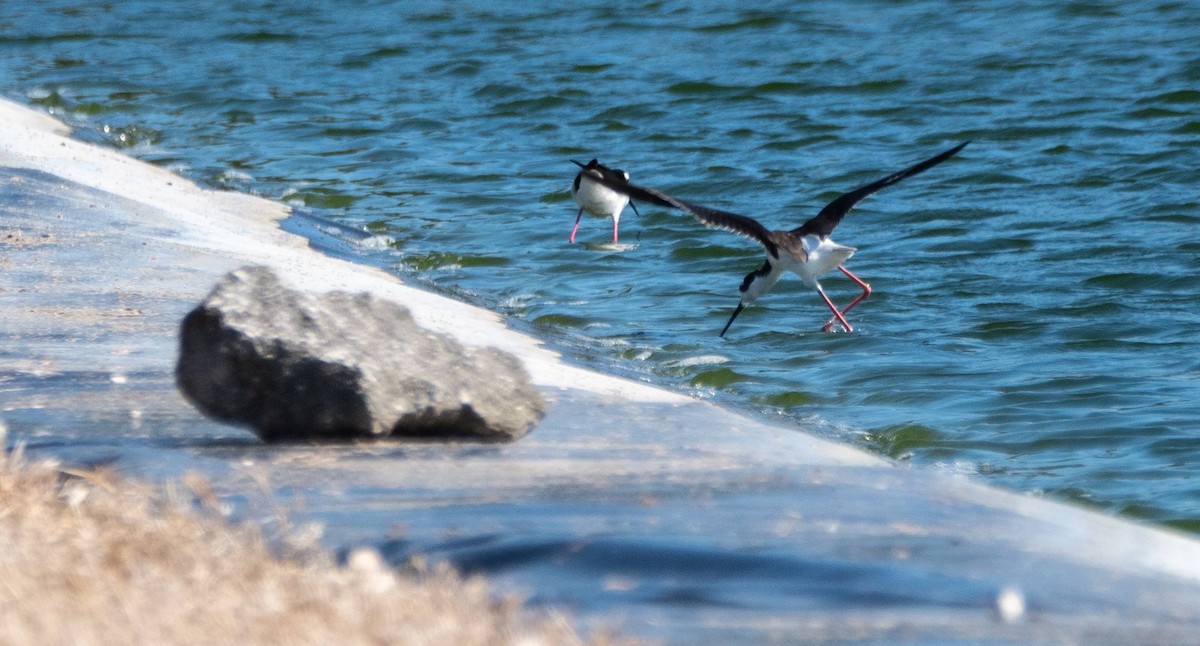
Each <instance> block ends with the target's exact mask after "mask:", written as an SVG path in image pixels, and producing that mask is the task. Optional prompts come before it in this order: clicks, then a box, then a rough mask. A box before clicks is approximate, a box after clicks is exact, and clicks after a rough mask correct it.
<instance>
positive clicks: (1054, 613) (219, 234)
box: [0, 101, 1200, 644]
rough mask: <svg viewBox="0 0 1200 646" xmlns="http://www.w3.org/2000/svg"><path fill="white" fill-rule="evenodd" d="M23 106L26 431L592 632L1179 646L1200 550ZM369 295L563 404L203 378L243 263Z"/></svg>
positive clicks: (4, 358)
mask: <svg viewBox="0 0 1200 646" xmlns="http://www.w3.org/2000/svg"><path fill="white" fill-rule="evenodd" d="M288 217H289V214H288V211H287V209H286V208H285V207H283V206H281V205H279V204H275V203H271V202H268V201H264V200H260V199H257V198H253V197H249V196H244V195H238V194H231V193H222V192H213V191H207V190H203V189H200V188H198V187H196V186H195V185H193V184H192V183H190V182H188V181H187V180H184V179H182V178H180V177H178V176H176V175H172V174H171V173H168V172H166V171H164V170H161V169H158V168H154V167H152V166H149V165H146V164H143V163H141V162H138V161H136V160H132V159H130V158H127V157H124V156H121V155H119V154H117V153H115V152H113V151H110V150H105V149H100V148H97V147H94V146H91V145H87V144H83V143H80V142H77V141H74V140H72V139H70V138H69V137H67V136H66V135H65V130H64V129H63V127H62V125H61V124H59V123H57V122H55V121H53V120H51V119H49V118H48V117H45V116H44V115H41V114H39V113H37V112H34V111H31V110H29V109H27V108H24V107H21V106H17V105H15V104H12V103H7V102H2V101H0V302H2V305H3V314H2V315H0V317H2V318H0V321H2V322H0V419H2V420H3V422H4V423H5V424H6V425H7V427H8V429H9V434H8V443H9V445H10V446H11V445H13V444H15V443H17V442H22V443H24V444H26V446H27V450H29V451H30V452H31V453H34V454H38V455H51V456H56V457H58V458H59V459H62V460H64V461H68V462H77V463H84V464H108V463H111V464H114V465H116V466H117V467H118V468H120V469H121V470H123V471H125V472H127V473H131V474H133V475H136V476H140V477H144V478H149V479H153V480H167V479H173V478H177V477H179V476H181V475H183V474H184V473H185V472H187V471H189V470H192V471H199V472H202V473H204V474H207V475H208V476H210V477H211V478H212V479H213V481H214V483H215V484H216V486H217V488H218V491H219V493H220V494H221V495H223V496H225V497H226V498H227V499H228V500H229V501H230V503H231V504H233V505H235V506H236V507H237V508H238V509H240V510H241V513H243V514H247V515H250V516H251V517H257V516H259V515H261V516H262V522H264V523H267V522H271V519H272V515H271V514H270V513H266V512H263V511H261V507H260V506H259V505H258V504H256V503H255V502H254V501H255V500H256V499H261V498H262V497H263V495H264V494H265V495H266V496H267V497H268V498H270V499H273V500H276V501H279V502H281V503H282V504H283V505H284V506H285V507H287V508H289V509H291V510H293V512H292V518H293V520H294V521H299V522H303V521H308V520H312V521H319V522H320V523H321V524H322V525H323V526H324V528H325V529H324V531H325V533H324V539H323V540H324V542H325V544H326V545H328V546H329V547H330V548H331V549H334V550H344V549H348V548H350V547H352V546H357V545H362V544H371V545H375V546H377V547H379V549H380V550H381V551H382V552H383V553H384V554H385V556H387V557H388V558H390V559H392V560H393V562H395V563H396V564H398V565H403V564H405V563H407V562H408V560H409V559H410V558H412V557H414V556H417V555H425V558H438V559H443V558H444V559H448V560H450V561H452V562H454V563H456V564H457V565H458V566H459V567H460V568H462V569H464V570H467V571H470V572H480V573H483V574H486V575H487V576H489V578H491V579H492V580H493V581H494V582H495V583H496V584H497V585H499V586H500V587H501V588H504V589H509V590H513V591H518V592H521V593H523V594H525V595H527V596H528V597H529V598H530V599H531V600H532V601H533V602H534V603H539V604H545V605H548V606H551V607H554V608H562V609H565V610H567V611H569V612H571V613H573V614H574V615H575V616H576V617H577V618H578V620H579V621H581V622H583V623H584V624H585V625H591V626H596V627H609V628H616V629H618V630H619V631H621V632H622V633H625V634H629V635H634V636H643V637H647V638H650V639H653V640H658V641H662V642H666V643H691V644H695V643H754V644H757V643H773V642H774V643H809V642H819V643H844V644H860V643H861V644H867V643H871V644H874V643H930V644H934V643H936V644H947V643H955V644H958V643H985V644H1007V643H1012V644H1028V643H1053V644H1061V643H1077V644H1182V643H1192V642H1194V641H1196V640H1197V635H1198V634H1200V543H1198V542H1197V541H1195V540H1194V539H1193V538H1192V537H1189V536H1181V535H1177V534H1173V533H1169V532H1166V531H1162V530H1159V529H1155V528H1149V527H1144V526H1139V525H1136V524H1134V523H1131V522H1128V521H1125V520H1121V519H1115V518H1110V517H1106V516H1103V515H1100V514H1097V513H1093V512H1090V511H1088V510H1084V509H1080V508H1077V507H1072V506H1068V505H1064V504H1059V503H1055V502H1051V501H1046V500H1042V499H1038V498H1035V497H1030V496H1026V495H1019V494H1013V493H1008V492H1004V491H999V490H996V489H993V488H989V487H986V486H982V485H979V484H977V483H974V482H971V481H969V480H966V479H962V478H959V477H955V476H952V475H949V474H946V473H942V472H935V471H928V470H923V469H916V468H907V467H897V466H893V465H892V464H890V463H888V462H886V461H884V460H882V459H880V458H878V457H875V456H871V455H868V454H866V453H863V452H861V451H858V450H857V449H854V448H850V447H845V446H841V445H837V444H834V443H831V442H828V441H825V440H822V439H819V438H816V437H813V436H810V435H807V434H805V433H804V432H803V429H799V428H792V427H780V426H773V425H771V424H768V423H765V422H764V421H762V420H757V419H752V418H749V417H746V416H743V415H740V414H737V413H735V412H731V411H728V410H725V409H722V408H719V407H717V406H714V405H713V404H711V403H708V402H704V401H698V400H694V399H691V398H688V397H685V396H682V395H680V394H676V393H671V392H667V391H665V390H661V389H658V388H654V387H651V386H649V385H646V384H643V383H639V382H635V381H630V380H625V379H620V378H616V377H613V376H609V375H604V374H599V373H596V372H592V371H588V370H584V369H581V368H578V367H575V366H571V365H568V364H566V363H564V362H563V361H562V360H561V359H560V357H559V356H558V355H557V354H556V353H554V352H553V351H551V350H549V349H547V348H546V347H544V346H543V345H542V344H540V343H539V342H538V340H536V339H533V338H530V337H528V336H526V335H523V334H520V333H518V332H516V331H514V330H512V329H510V328H509V327H507V326H506V325H505V322H504V321H503V320H502V319H501V318H500V317H499V316H497V315H496V314H494V313H491V312H488V311H485V310H481V309H479V308H476V307H472V306H469V305H466V304H463V303H460V302H457V301H454V300H451V299H448V298H445V297H442V296H439V295H436V294H432V293H429V292H426V291H422V290H418V289H414V288H411V287H409V286H406V285H404V284H402V283H401V282H400V281H399V280H398V279H396V278H395V277H393V276H391V275H388V274H386V273H385V272H383V271H380V270H378V269H375V268H372V267H369V266H366V265H361V264H354V263H351V262H347V261H345V260H342V259H338V258H335V257H333V256H331V255H328V254H323V253H320V252H318V251H316V250H314V249H312V247H311V245H310V244H309V241H308V240H306V239H304V238H301V237H298V236H295V235H292V234H289V233H286V232H285V231H284V230H283V229H282V228H281V222H283V221H284V220H285V218H288ZM251 263H254V264H267V265H271V266H273V267H275V268H277V269H278V270H279V272H280V273H282V274H283V275H284V276H286V277H287V278H288V280H290V281H291V282H293V283H294V284H296V285H301V286H305V287H308V288H315V289H343V290H349V291H369V292H372V293H374V294H376V295H379V296H381V297H385V298H388V299H393V300H395V301H397V302H399V303H401V304H403V305H405V306H406V307H408V308H409V309H410V310H411V311H412V312H413V314H414V315H415V316H416V318H417V320H418V322H419V323H420V324H422V325H424V326H426V327H429V328H432V329H436V330H438V331H441V332H445V333H449V334H453V335H454V336H456V337H457V338H458V339H459V340H461V341H462V342H463V343H465V344H467V345H471V346H483V345H491V346H498V347H501V348H503V349H505V350H508V351H510V352H513V353H515V354H517V355H518V356H519V357H521V358H522V360H523V361H524V362H525V364H526V367H527V368H528V370H529V372H530V373H531V375H532V376H533V379H534V381H535V383H536V384H537V385H538V387H539V388H540V389H541V390H542V391H543V393H544V394H545V396H546V398H547V399H548V400H549V411H548V414H547V416H546V418H545V419H544V420H543V421H542V422H541V424H540V425H539V426H538V427H537V428H535V429H534V431H533V432H532V433H530V434H529V435H528V436H527V437H525V438H523V439H521V440H519V441H517V442H515V443H511V444H470V443H452V444H435V443H399V442H387V443H367V444H353V445H345V446H341V445H313V446H310V445H282V446H279V445H264V444H262V443H260V442H258V440H256V439H255V438H254V437H253V435H252V434H251V433H249V432H248V431H245V430H242V429H236V428H231V427H228V426H224V425H220V424H217V423H215V422H212V421H210V420H207V419H205V418H204V417H202V416H201V415H200V414H199V413H197V412H196V411H195V410H194V409H192V408H191V407H189V406H188V405H187V404H186V403H185V402H184V401H183V400H182V398H181V397H180V396H179V394H178V392H177V390H176V388H175V385H174V382H173V370H174V363H175V358H176V353H177V334H178V326H179V323H180V320H181V319H182V317H183V316H184V314H186V313H187V311H188V310H190V309H191V308H192V307H193V306H195V305H196V303H197V302H199V300H200V299H201V298H203V296H204V295H205V294H206V293H207V291H208V290H209V289H210V287H211V286H212V285H213V283H214V282H215V281H216V279H217V278H218V277H219V276H220V275H222V274H223V273H224V272H226V271H229V270H231V269H235V268H237V267H240V266H243V265H246V264H251Z"/></svg>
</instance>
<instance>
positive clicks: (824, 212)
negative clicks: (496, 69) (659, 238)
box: [606, 142, 970, 336]
mask: <svg viewBox="0 0 1200 646" xmlns="http://www.w3.org/2000/svg"><path fill="white" fill-rule="evenodd" d="M968 143H970V142H964V143H961V144H959V145H957V146H955V147H954V148H951V149H950V150H947V151H945V152H943V153H941V154H939V155H936V156H934V157H931V158H929V159H926V160H925V161H923V162H920V163H918V164H915V165H913V166H910V167H908V168H905V169H904V170H902V171H899V172H896V173H893V174H891V175H888V176H887V177H885V178H883V179H881V180H879V181H876V182H872V183H870V184H867V185H866V186H862V187H860V188H857V189H855V190H853V191H850V192H849V193H845V194H843V195H841V196H839V197H838V198H837V199H835V200H833V201H832V202H830V203H829V204H827V205H826V206H825V208H823V209H821V211H820V213H818V214H817V215H816V217H814V218H812V219H811V220H809V221H807V222H805V223H804V224H802V225H801V226H799V227H798V228H796V229H792V230H791V231H772V230H770V229H767V228H766V227H764V226H763V225H762V224H761V223H759V222H758V221H757V220H755V219H753V218H750V217H747V216H744V215H738V214H737V213H730V212H728V211H721V210H718V209H712V208H709V207H706V206H701V205H699V204H694V203H692V202H688V201H685V200H681V199H678V198H675V197H671V196H670V195H667V194H665V193H663V192H661V191H657V190H654V189H648V188H642V187H632V188H633V189H636V190H627V189H624V188H622V187H619V186H617V185H616V184H606V186H609V187H610V188H612V189H613V190H614V191H618V192H623V193H625V194H626V195H629V196H631V197H634V198H640V199H642V200H644V201H650V202H653V203H655V204H659V205H664V204H665V205H669V206H671V207H674V208H677V209H680V210H682V211H684V212H686V213H690V214H691V215H692V216H694V217H695V218H696V219H697V220H699V221H700V222H702V223H703V224H705V225H706V226H709V227H712V228H715V229H724V230H726V231H730V232H732V233H736V234H738V235H741V236H745V237H747V238H750V239H751V240H754V241H755V242H757V243H759V244H761V245H762V246H763V249H764V250H765V251H766V254H767V259H766V261H765V262H763V265H762V267H760V268H759V269H757V270H755V271H753V272H750V273H749V274H747V275H746V278H745V279H744V280H743V281H742V285H741V288H740V289H741V292H742V296H741V299H740V300H739V301H738V304H737V307H736V308H735V309H734V310H733V315H732V316H730V317H729V321H728V322H727V323H726V324H725V328H724V329H722V330H721V336H725V333H726V332H728V331H729V326H730V325H733V321H734V319H736V318H737V316H738V314H741V313H742V310H743V309H745V307H746V306H747V305H750V304H751V303H753V302H754V301H756V300H758V298H759V297H760V296H762V295H763V294H765V293H767V292H768V291H769V290H770V289H771V288H772V287H774V286H775V283H776V282H778V281H779V278H780V277H781V276H782V275H783V272H785V271H790V272H792V273H794V274H796V275H797V276H799V277H800V279H801V280H802V281H804V284H805V285H808V286H809V287H812V288H814V289H816V290H817V293H818V294H819V295H820V296H821V299H822V300H823V301H825V304H826V305H827V306H828V307H829V309H830V311H831V312H833V318H832V319H830V320H829V322H828V323H826V324H825V326H824V327H823V328H822V329H823V330H824V331H826V332H828V331H830V330H831V329H833V325H834V324H835V323H837V324H838V325H840V326H841V327H842V328H843V329H845V330H846V331H847V332H852V331H854V328H853V327H852V326H851V325H850V323H849V322H848V321H847V320H846V312H849V311H850V310H851V309H852V308H853V307H854V306H855V305H858V304H859V303H861V302H862V301H863V300H864V299H866V298H867V297H868V296H870V295H871V287H870V285H868V284H867V283H865V282H863V281H862V280H861V279H859V277H858V276H855V275H854V274H853V273H851V272H850V270H848V269H846V268H845V267H844V266H842V265H843V263H845V262H846V261H847V260H849V259H850V256H852V255H854V252H855V251H857V249H855V248H854V247H847V246H845V245H840V244H838V243H836V242H834V241H833V240H832V239H831V238H830V237H829V236H830V235H831V234H832V233H833V230H834V228H836V227H837V225H838V223H840V222H841V221H842V218H843V217H845V216H846V214H847V213H849V212H850V209H852V208H854V205H856V204H858V203H859V202H861V201H862V200H863V199H864V198H866V197H868V196H869V195H871V194H873V193H875V192H877V191H879V190H880V189H883V188H885V187H887V186H889V185H891V184H894V183H896V182H899V181H900V180H902V179H904V178H906V177H910V176H912V175H916V174H917V173H920V172H922V171H925V170H928V169H929V168H932V167H933V166H936V165H938V164H940V163H942V162H944V161H946V160H947V159H949V158H950V157H953V156H954V155H955V154H956V153H958V151H960V150H962V149H963V147H965V146H966V145H967V144H968ZM834 269H837V270H839V271H841V272H842V273H843V274H845V275H846V276H847V277H848V278H850V280H852V281H854V282H855V283H856V284H857V285H858V286H859V287H861V288H862V290H863V291H862V294H860V295H859V296H858V297H857V298H855V299H854V300H853V301H851V302H850V303H849V304H848V305H846V306H845V307H843V308H841V309H840V310H839V309H838V308H837V306H836V305H834V304H833V301H831V300H830V299H829V296H827V295H826V294H825V290H824V289H823V288H822V287H821V283H820V282H818V279H819V278H820V277H821V276H823V275H825V274H827V273H829V272H831V271H833V270H834Z"/></svg>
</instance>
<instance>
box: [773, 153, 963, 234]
mask: <svg viewBox="0 0 1200 646" xmlns="http://www.w3.org/2000/svg"><path fill="white" fill-rule="evenodd" d="M969 143H971V142H969V141H964V142H963V143H961V144H959V145H957V146H955V147H953V148H951V149H950V150H947V151H946V152H944V153H942V154H940V155H938V156H936V157H931V158H929V159H926V160H925V161H923V162H921V163H919V164H917V165H915V166H910V167H908V168H905V169H904V170H902V171H900V172H898V173H893V174H891V175H888V176H887V177H885V178H883V179H881V180H879V181H878V182H873V183H871V184H867V185H866V186H863V187H862V188H857V189H855V190H853V191H850V192H849V193H846V194H844V195H842V196H841V197H839V198H837V199H836V200H834V201H832V202H830V203H829V204H826V205H825V208H823V209H821V212H820V213H818V214H817V217H815V218H813V219H811V220H809V221H808V222H805V223H804V224H802V225H800V227H799V228H797V229H793V230H792V233H793V234H795V235H798V236H805V235H809V234H812V235H816V236H818V237H821V238H824V237H826V236H828V235H829V234H831V233H833V229H834V227H836V226H837V225H838V223H839V222H841V221H842V218H843V217H845V216H846V214H847V213H849V212H850V209H852V208H854V205H855V204H858V203H859V202H861V201H862V200H863V199H864V198H866V197H867V196H869V195H871V194H872V193H875V192H876V191H878V190H880V189H882V188H884V187H886V186H889V185H891V184H895V183H896V182H899V181H900V180H902V179H904V178H905V177H909V176H910V175H916V174H917V173H920V172H921V171H924V170H927V169H929V168H932V167H934V166H937V165H938V164H940V163H942V162H944V161H946V160H947V159H950V158H951V157H953V156H954V155H955V153H957V152H958V151H960V150H962V149H963V148H964V147H965V146H966V145H967V144H969Z"/></svg>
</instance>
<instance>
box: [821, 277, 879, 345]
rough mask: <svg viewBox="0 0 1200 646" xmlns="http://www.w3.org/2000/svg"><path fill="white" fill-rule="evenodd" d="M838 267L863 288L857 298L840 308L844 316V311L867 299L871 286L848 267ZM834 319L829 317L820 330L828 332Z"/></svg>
mask: <svg viewBox="0 0 1200 646" xmlns="http://www.w3.org/2000/svg"><path fill="white" fill-rule="evenodd" d="M838 269H839V270H840V271H841V272H842V273H843V274H846V277H847V278H849V279H850V280H852V281H854V282H855V283H857V284H858V286H859V287H861V288H862V290H863V291H862V293H861V294H859V295H858V298H856V299H854V300H852V301H850V304H849V305H847V306H845V307H843V308H842V315H843V316H844V315H845V314H846V312H849V311H850V310H851V308H853V307H854V306H855V305H858V304H859V303H861V302H863V301H865V300H867V297H868V296H870V295H871V286H870V285H868V284H867V283H866V282H864V281H863V280H862V279H861V278H859V277H858V276H855V275H854V274H853V273H851V272H850V270H849V269H846V268H845V267H843V266H841V265H838ZM835 320H836V319H829V322H828V323H826V324H825V327H823V328H821V331H822V332H828V331H830V330H832V329H833V323H834V321H835ZM844 320H845V319H843V321H844Z"/></svg>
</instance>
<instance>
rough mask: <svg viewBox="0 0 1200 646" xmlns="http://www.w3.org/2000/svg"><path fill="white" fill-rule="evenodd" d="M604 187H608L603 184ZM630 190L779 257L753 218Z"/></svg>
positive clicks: (768, 234)
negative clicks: (752, 241)
mask: <svg viewBox="0 0 1200 646" xmlns="http://www.w3.org/2000/svg"><path fill="white" fill-rule="evenodd" d="M605 186H608V185H607V184H605ZM631 186H632V185H631ZM609 188H612V189H613V190H621V189H617V188H614V187H612V186H609ZM632 188H635V189H637V190H638V191H639V192H640V193H641V195H642V196H641V198H640V199H642V200H644V201H646V202H652V203H654V204H658V205H659V206H667V207H673V208H676V209H679V210H680V211H683V212H684V213H687V214H689V215H691V216H692V217H694V218H696V219H697V220H699V221H700V223H701V224H703V225H704V226H707V227H712V228H714V229H724V230H725V231H729V232H731V233H736V234H738V235H740V236H746V237H747V238H750V239H751V240H754V241H755V242H757V243H759V244H761V245H762V246H763V247H764V248H765V249H766V250H767V253H769V254H771V257H773V258H778V257H779V248H778V247H777V246H775V242H774V241H773V240H771V232H770V231H768V230H767V228H766V227H764V226H763V225H762V224H760V223H759V222H758V220H755V219H754V218H751V217H747V216H745V215H738V214H737V213H730V212H729V211H720V210H717V209H710V208H708V207H707V206H702V205H700V204H695V203H692V202H688V201H685V200H681V199H679V198H677V197H671V196H670V195H667V194H666V193H663V192H662V191H660V190H657V189H653V188H645V187H641V186H633V187H632ZM627 195H629V196H630V197H638V195H636V194H634V193H633V192H629V193H627Z"/></svg>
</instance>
